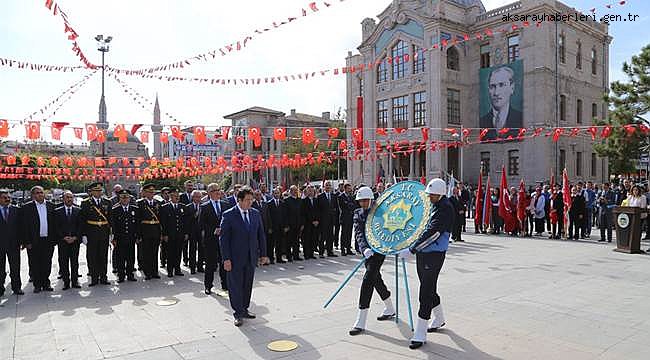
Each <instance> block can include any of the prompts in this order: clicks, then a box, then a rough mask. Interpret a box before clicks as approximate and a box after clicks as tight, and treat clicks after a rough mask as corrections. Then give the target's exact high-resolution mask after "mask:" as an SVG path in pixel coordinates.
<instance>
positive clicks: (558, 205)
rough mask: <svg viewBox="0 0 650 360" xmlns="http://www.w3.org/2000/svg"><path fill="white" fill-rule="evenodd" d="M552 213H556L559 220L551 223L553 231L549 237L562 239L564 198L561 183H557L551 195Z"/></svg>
mask: <svg viewBox="0 0 650 360" xmlns="http://www.w3.org/2000/svg"><path fill="white" fill-rule="evenodd" d="M551 214H555V218H556V219H557V221H556V222H555V223H553V224H552V225H551V230H552V231H551V236H550V237H549V239H560V238H561V237H562V233H564V199H563V195H562V188H561V187H560V184H555V189H554V191H553V195H551ZM552 221H553V220H551V222H552Z"/></svg>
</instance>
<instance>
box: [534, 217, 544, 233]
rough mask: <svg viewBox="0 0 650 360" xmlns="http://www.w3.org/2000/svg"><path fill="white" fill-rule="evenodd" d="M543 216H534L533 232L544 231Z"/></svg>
mask: <svg viewBox="0 0 650 360" xmlns="http://www.w3.org/2000/svg"><path fill="white" fill-rule="evenodd" d="M544 220H545V219H544V218H542V219H538V218H535V232H536V233H538V234H541V233H543V232H544Z"/></svg>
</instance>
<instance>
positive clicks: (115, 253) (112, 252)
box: [111, 248, 117, 270]
mask: <svg viewBox="0 0 650 360" xmlns="http://www.w3.org/2000/svg"><path fill="white" fill-rule="evenodd" d="M116 258H117V249H116V248H113V251H111V263H112V264H113V270H117V267H115V262H116Z"/></svg>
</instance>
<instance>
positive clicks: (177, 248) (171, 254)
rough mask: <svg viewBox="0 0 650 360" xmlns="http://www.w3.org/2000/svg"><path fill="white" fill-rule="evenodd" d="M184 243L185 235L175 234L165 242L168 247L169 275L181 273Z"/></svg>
mask: <svg viewBox="0 0 650 360" xmlns="http://www.w3.org/2000/svg"><path fill="white" fill-rule="evenodd" d="M184 243H185V235H184V234H174V235H169V236H168V237H167V241H166V242H165V244H166V247H167V274H173V273H174V272H176V273H177V274H178V273H180V272H181V255H182V251H183V244H184Z"/></svg>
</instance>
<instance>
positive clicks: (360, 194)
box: [356, 186, 375, 200]
mask: <svg viewBox="0 0 650 360" xmlns="http://www.w3.org/2000/svg"><path fill="white" fill-rule="evenodd" d="M374 198H375V194H373V192H372V189H371V188H369V187H367V186H363V187H361V188H360V189H359V190H358V191H357V197H356V200H372V199H374Z"/></svg>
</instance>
